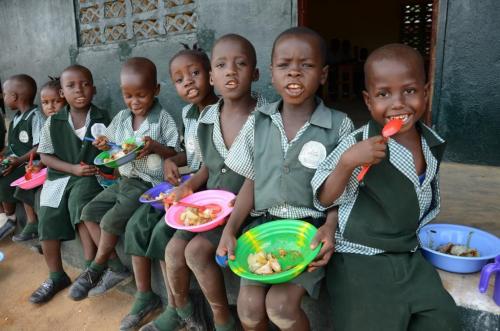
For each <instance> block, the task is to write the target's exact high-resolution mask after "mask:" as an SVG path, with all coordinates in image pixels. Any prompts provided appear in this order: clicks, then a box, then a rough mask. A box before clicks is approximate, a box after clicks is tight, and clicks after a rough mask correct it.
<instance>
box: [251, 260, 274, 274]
mask: <svg viewBox="0 0 500 331" xmlns="http://www.w3.org/2000/svg"><path fill="white" fill-rule="evenodd" d="M255 273H256V274H259V275H270V274H272V273H273V268H272V267H271V263H270V262H267V263H266V264H264V265H263V266H262V267H260V268H259V269H257V270H255Z"/></svg>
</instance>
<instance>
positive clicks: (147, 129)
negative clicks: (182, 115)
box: [82, 100, 178, 236]
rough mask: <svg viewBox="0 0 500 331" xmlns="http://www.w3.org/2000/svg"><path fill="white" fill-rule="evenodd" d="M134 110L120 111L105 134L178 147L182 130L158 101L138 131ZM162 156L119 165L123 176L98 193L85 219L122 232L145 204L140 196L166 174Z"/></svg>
mask: <svg viewBox="0 0 500 331" xmlns="http://www.w3.org/2000/svg"><path fill="white" fill-rule="evenodd" d="M132 123H133V113H132V112H131V111H130V110H129V109H124V110H122V111H120V112H119V113H118V114H117V115H116V116H115V117H114V118H113V120H112V122H111V124H110V125H109V127H108V128H107V130H106V133H105V135H106V136H107V137H108V138H109V139H110V140H111V141H116V142H121V141H123V140H125V139H127V138H130V137H136V138H142V137H144V136H150V137H151V139H153V140H155V141H157V142H159V143H160V144H162V145H164V146H166V147H172V148H177V147H178V133H177V127H176V125H175V121H174V119H173V118H172V116H170V114H168V112H167V111H165V110H164V109H163V107H162V106H161V104H160V103H159V102H158V100H155V102H154V103H153V105H152V107H151V109H150V110H149V112H148V114H147V118H146V120H145V121H144V122H142V123H141V125H140V127H139V128H138V130H136V131H134V129H133V127H132ZM162 164H163V160H161V158H160V156H159V155H157V154H150V155H148V156H145V157H143V158H141V159H136V160H134V161H132V162H130V163H127V164H124V165H122V166H120V167H119V168H118V170H119V171H120V174H121V176H122V177H121V178H120V179H119V180H118V182H117V183H115V184H113V185H112V186H110V187H108V188H107V189H105V190H104V191H103V192H101V193H100V194H99V195H98V196H96V197H95V198H94V199H93V200H92V201H91V202H90V203H88V205H87V206H86V207H85V208H84V210H83V212H82V218H83V219H84V220H85V221H92V222H97V223H100V225H101V228H102V229H103V230H104V231H106V232H108V233H111V234H114V235H117V236H119V235H122V234H123V233H124V232H125V230H126V226H127V223H128V221H129V219H130V218H131V216H133V214H134V213H135V212H136V211H137V209H138V208H139V207H140V206H141V203H140V202H139V197H140V196H141V194H143V193H144V192H145V191H147V190H148V189H150V188H151V187H152V186H153V185H154V184H158V183H160V182H161V179H162V177H163V174H162V170H163V169H162Z"/></svg>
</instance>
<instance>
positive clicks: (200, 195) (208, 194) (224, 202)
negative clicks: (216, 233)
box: [165, 190, 235, 232]
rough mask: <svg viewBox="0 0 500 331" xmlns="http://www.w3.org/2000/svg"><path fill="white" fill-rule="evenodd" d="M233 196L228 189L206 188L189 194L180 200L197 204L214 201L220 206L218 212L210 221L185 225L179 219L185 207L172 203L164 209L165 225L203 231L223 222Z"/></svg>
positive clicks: (229, 212) (228, 212)
mask: <svg viewBox="0 0 500 331" xmlns="http://www.w3.org/2000/svg"><path fill="white" fill-rule="evenodd" d="M234 198H235V195H234V194H233V193H231V192H228V191H222V190H206V191H201V192H197V193H194V194H191V195H190V196H187V197H185V198H184V199H182V200H181V201H182V202H188V203H193V204H197V205H206V204H208V203H215V204H218V205H219V206H221V207H222V210H221V212H220V213H218V214H217V217H215V218H214V219H213V220H212V221H210V222H208V223H205V224H201V225H195V226H185V225H184V224H183V222H182V221H181V220H180V215H181V213H182V212H183V211H184V209H186V207H183V206H178V205H173V206H171V207H170V208H168V209H167V210H166V212H167V213H166V214H165V221H166V222H167V225H168V226H170V227H172V228H174V229H179V230H186V231H190V232H205V231H208V230H212V229H213V228H216V227H218V226H219V225H222V224H224V222H225V221H226V217H227V216H228V215H229V214H231V212H232V211H233V207H230V206H229V203H230V202H231V200H233V199H234Z"/></svg>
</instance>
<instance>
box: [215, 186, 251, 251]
mask: <svg viewBox="0 0 500 331" xmlns="http://www.w3.org/2000/svg"><path fill="white" fill-rule="evenodd" d="M253 193H254V181H253V180H251V179H248V178H246V179H245V182H243V186H241V188H240V191H239V192H238V195H237V196H236V201H235V203H234V208H233V211H232V213H231V215H230V216H229V220H228V221H227V224H226V226H225V227H224V231H223V232H222V237H221V239H220V241H219V247H217V255H219V256H226V255H227V256H228V257H229V258H230V259H231V260H234V259H235V256H234V249H235V248H236V234H237V233H238V231H239V229H240V228H241V225H242V224H243V222H244V221H245V220H246V218H247V216H248V215H249V214H250V211H251V210H252V208H253V204H254V196H253Z"/></svg>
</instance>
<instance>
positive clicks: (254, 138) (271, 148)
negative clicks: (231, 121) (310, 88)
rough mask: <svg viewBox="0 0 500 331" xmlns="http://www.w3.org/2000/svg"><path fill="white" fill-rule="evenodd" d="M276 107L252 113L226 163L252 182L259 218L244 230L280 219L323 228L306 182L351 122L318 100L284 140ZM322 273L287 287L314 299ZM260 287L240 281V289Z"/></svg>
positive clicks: (307, 275)
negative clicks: (307, 117)
mask: <svg viewBox="0 0 500 331" xmlns="http://www.w3.org/2000/svg"><path fill="white" fill-rule="evenodd" d="M281 105H282V102H281V101H279V102H276V103H273V104H270V105H268V106H267V107H262V108H260V109H259V110H258V111H257V112H255V116H254V117H255V118H254V121H253V123H251V122H250V123H251V125H250V126H249V127H247V128H245V129H246V132H247V139H244V140H241V141H240V142H241V143H242V144H241V145H240V146H238V148H235V154H233V155H230V156H229V157H228V159H227V160H226V164H227V165H228V166H229V167H230V168H232V169H234V170H235V171H236V172H238V173H240V174H242V175H244V176H245V177H247V178H250V179H253V180H254V183H255V189H254V204H255V209H256V210H257V211H263V212H265V213H266V215H265V216H263V217H260V218H258V219H257V220H255V221H254V222H252V224H251V225H250V226H249V227H248V228H246V229H245V230H248V229H249V228H251V227H254V226H257V225H259V224H263V223H266V222H269V221H277V222H279V219H284V218H297V219H303V220H306V221H309V222H311V223H313V224H314V225H315V226H316V227H319V226H321V225H322V224H323V223H324V217H325V215H324V213H323V212H321V211H319V210H317V209H316V208H315V206H314V205H313V192H312V189H311V186H310V181H311V179H312V177H313V175H314V172H315V170H316V168H317V167H318V165H319V163H320V162H321V161H322V160H324V159H325V157H326V155H327V153H328V152H329V151H331V150H333V149H334V147H335V146H337V144H338V142H339V140H340V138H341V137H342V136H344V135H346V134H348V133H350V132H351V130H352V122H351V121H350V120H349V118H348V117H347V116H346V115H345V114H344V113H341V112H338V111H336V110H333V109H329V108H327V107H325V105H324V104H323V102H322V101H321V100H319V99H318V100H317V106H316V109H315V110H314V112H313V114H312V115H311V118H310V120H309V121H308V122H307V123H306V124H304V126H303V127H302V128H301V129H300V130H299V131H298V132H297V134H296V136H295V137H294V138H293V139H292V140H291V141H288V139H287V138H286V134H285V131H284V125H283V122H282V119H281V114H280V108H281ZM323 277H324V269H323V268H320V269H317V270H316V271H314V272H304V273H302V274H301V275H300V276H299V277H297V278H295V279H294V280H292V281H291V282H292V283H294V284H297V285H299V286H302V287H303V288H304V289H306V291H307V292H308V294H309V295H310V296H311V297H313V298H317V297H318V295H319V289H320V281H321V279H322V278H323ZM250 285H251V286H266V285H265V284H262V283H258V282H253V281H249V280H247V279H242V280H241V286H250Z"/></svg>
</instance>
